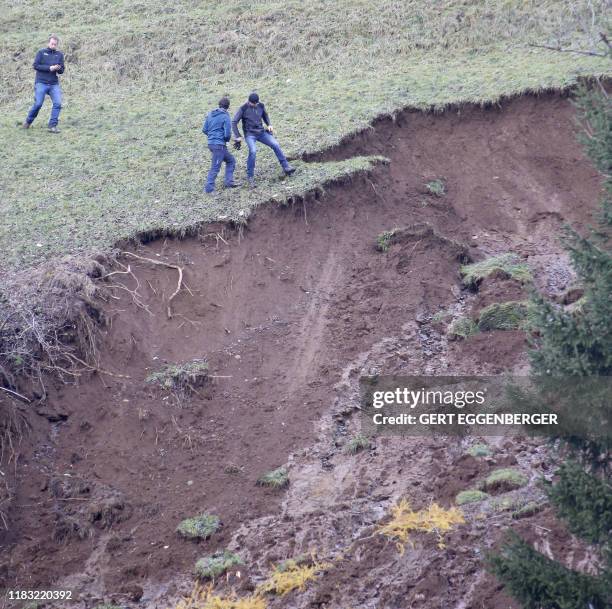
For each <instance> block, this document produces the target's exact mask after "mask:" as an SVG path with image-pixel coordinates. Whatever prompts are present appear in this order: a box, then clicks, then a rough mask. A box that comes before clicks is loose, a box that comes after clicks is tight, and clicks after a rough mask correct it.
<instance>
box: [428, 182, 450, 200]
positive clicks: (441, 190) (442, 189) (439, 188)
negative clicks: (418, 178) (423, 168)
mask: <svg viewBox="0 0 612 609" xmlns="http://www.w3.org/2000/svg"><path fill="white" fill-rule="evenodd" d="M425 188H426V189H427V192H429V193H430V194H432V195H434V196H436V197H443V196H444V195H445V194H446V184H445V183H444V180H440V179H439V178H438V179H435V180H431V181H429V182H427V183H426V184H425Z"/></svg>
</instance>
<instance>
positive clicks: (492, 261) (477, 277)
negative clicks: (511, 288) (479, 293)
mask: <svg viewBox="0 0 612 609" xmlns="http://www.w3.org/2000/svg"><path fill="white" fill-rule="evenodd" d="M461 275H462V277H463V285H465V286H466V287H468V288H471V289H476V288H477V287H478V285H479V284H480V282H481V281H482V280H483V279H485V278H487V277H490V276H491V275H498V276H501V277H503V278H506V279H515V280H516V281H520V282H521V283H529V282H530V281H531V271H530V270H529V267H528V266H527V265H526V264H525V263H524V262H521V259H520V258H519V257H518V256H517V255H516V254H512V253H506V254H500V255H499V256H493V257H492V258H486V259H485V260H481V261H480V262H474V263H472V264H465V265H463V266H462V267H461Z"/></svg>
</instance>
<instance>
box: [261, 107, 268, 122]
mask: <svg viewBox="0 0 612 609" xmlns="http://www.w3.org/2000/svg"><path fill="white" fill-rule="evenodd" d="M261 105H262V107H263V113H262V115H261V118H263V122H264V123H266V125H268V127H269V126H270V117H269V116H268V112H267V111H266V107H265V106H264V105H263V104H261Z"/></svg>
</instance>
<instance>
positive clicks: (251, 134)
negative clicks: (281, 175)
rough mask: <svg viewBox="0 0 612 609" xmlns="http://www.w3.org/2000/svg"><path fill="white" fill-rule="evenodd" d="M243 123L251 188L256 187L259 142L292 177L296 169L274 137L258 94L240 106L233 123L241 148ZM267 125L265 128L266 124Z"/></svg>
mask: <svg viewBox="0 0 612 609" xmlns="http://www.w3.org/2000/svg"><path fill="white" fill-rule="evenodd" d="M240 121H242V129H243V131H244V139H245V140H246V143H247V146H248V147H249V156H248V158H247V179H248V181H249V184H250V185H251V186H254V185H255V157H256V155H257V142H261V143H262V144H265V145H266V146H269V147H270V148H272V150H274V153H275V154H276V158H277V159H278V162H279V163H280V165H281V167H282V168H283V171H284V172H285V175H291V174H292V173H293V172H294V171H295V169H294V168H293V167H291V165H289V162H288V161H287V159H286V158H285V155H284V154H283V151H282V150H281V147H280V146H279V145H278V142H277V141H276V139H274V136H273V135H272V134H273V133H274V130H273V129H272V125H271V124H270V118H269V117H268V113H267V112H266V108H265V106H264V105H263V104H262V103H261V102H260V101H259V95H257V93H251V94H250V95H249V100H248V101H247V103H246V104H244V105H242V106H240V109H239V110H238V112H236V114H235V116H234V120H233V121H232V128H233V130H234V137H235V140H236V144H235V146H236V147H237V148H240V142H241V141H242V136H241V135H240V131H239V129H238V123H239V122H240ZM262 122H263V123H265V126H264V124H262Z"/></svg>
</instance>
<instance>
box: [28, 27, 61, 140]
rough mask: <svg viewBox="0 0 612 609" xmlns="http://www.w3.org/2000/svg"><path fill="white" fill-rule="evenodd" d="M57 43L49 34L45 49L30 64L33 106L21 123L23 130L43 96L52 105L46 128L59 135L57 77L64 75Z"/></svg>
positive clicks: (39, 105)
mask: <svg viewBox="0 0 612 609" xmlns="http://www.w3.org/2000/svg"><path fill="white" fill-rule="evenodd" d="M58 43H59V39H58V37H57V36H56V35H55V34H51V36H49V43H48V45H47V48H46V49H41V50H40V51H38V53H36V58H35V59H34V63H33V64H32V67H33V68H34V69H35V70H36V80H35V81H34V105H33V106H32V107H31V108H30V112H29V113H28V117H27V118H26V119H25V122H24V123H23V128H24V129H29V128H30V125H31V124H32V122H33V121H34V119H35V118H36V116H37V115H38V111H39V110H40V109H41V107H42V105H43V102H44V101H45V95H48V96H49V97H50V98H51V101H52V103H53V107H52V108H51V118H50V119H49V126H48V128H49V131H50V132H51V133H59V129H58V128H57V122H58V119H59V114H60V110H61V109H62V89H61V88H60V84H59V79H58V77H57V75H58V74H63V73H64V54H63V53H62V52H61V51H58V50H57V45H58Z"/></svg>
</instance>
